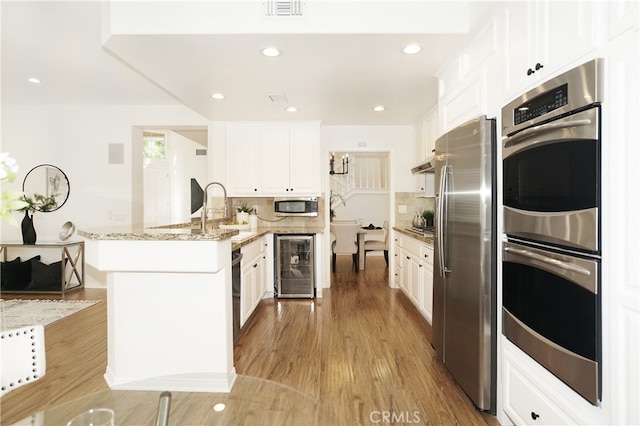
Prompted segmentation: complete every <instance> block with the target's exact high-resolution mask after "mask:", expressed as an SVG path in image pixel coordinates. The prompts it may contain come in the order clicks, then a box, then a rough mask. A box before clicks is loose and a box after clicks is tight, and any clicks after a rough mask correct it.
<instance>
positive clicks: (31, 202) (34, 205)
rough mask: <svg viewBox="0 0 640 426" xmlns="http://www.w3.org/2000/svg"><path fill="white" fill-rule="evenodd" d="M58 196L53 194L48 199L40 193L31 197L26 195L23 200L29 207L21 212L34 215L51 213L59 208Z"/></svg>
mask: <svg viewBox="0 0 640 426" xmlns="http://www.w3.org/2000/svg"><path fill="white" fill-rule="evenodd" d="M56 195H57V194H53V195H51V196H49V197H47V196H44V195H41V194H38V193H35V194H33V195H30V196H29V195H26V194H25V195H24V196H23V197H22V199H23V200H24V202H26V203H27V205H26V206H25V207H23V208H21V209H20V210H29V211H30V212H32V213H33V212H34V211H39V212H50V211H51V210H53V209H54V208H56V207H57V206H58V202H57V201H56Z"/></svg>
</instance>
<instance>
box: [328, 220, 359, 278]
mask: <svg viewBox="0 0 640 426" xmlns="http://www.w3.org/2000/svg"><path fill="white" fill-rule="evenodd" d="M330 229H331V234H332V235H333V236H334V237H335V241H333V242H332V243H331V266H332V270H333V272H335V271H336V258H337V256H338V255H344V254H350V255H351V257H352V259H353V265H354V268H355V271H356V272H358V240H357V237H358V231H359V230H360V224H359V223H357V222H355V223H339V222H332V223H331V226H330Z"/></svg>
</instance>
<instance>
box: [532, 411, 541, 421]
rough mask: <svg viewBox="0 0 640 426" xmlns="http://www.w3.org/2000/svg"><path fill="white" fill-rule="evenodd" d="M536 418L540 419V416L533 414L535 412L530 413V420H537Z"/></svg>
mask: <svg viewBox="0 0 640 426" xmlns="http://www.w3.org/2000/svg"><path fill="white" fill-rule="evenodd" d="M538 417H540V414H536V413H535V412H533V411H532V412H531V418H532V419H533V420H537V418H538Z"/></svg>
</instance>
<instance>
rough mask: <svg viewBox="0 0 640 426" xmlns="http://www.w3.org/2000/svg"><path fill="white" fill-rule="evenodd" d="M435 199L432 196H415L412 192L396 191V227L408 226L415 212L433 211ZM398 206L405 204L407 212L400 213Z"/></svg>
mask: <svg viewBox="0 0 640 426" xmlns="http://www.w3.org/2000/svg"><path fill="white" fill-rule="evenodd" d="M435 205H436V200H435V198H432V197H416V194H415V193H414V192H396V205H395V209H396V223H395V226H396V227H400V228H405V227H410V226H411V223H412V222H413V218H414V216H415V214H416V212H420V213H422V212H423V211H424V210H434V211H435ZM400 206H406V207H407V212H406V213H400Z"/></svg>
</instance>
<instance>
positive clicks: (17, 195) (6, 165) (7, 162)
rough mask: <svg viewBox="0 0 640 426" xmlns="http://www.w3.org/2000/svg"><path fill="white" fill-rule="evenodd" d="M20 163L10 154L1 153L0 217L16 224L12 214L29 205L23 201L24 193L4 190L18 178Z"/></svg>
mask: <svg viewBox="0 0 640 426" xmlns="http://www.w3.org/2000/svg"><path fill="white" fill-rule="evenodd" d="M17 172H18V163H17V162H16V160H14V159H13V158H11V157H10V156H9V153H8V152H2V153H0V185H1V186H2V197H1V198H0V216H2V219H3V220H4V221H5V222H8V223H11V224H13V225H15V224H16V219H15V218H14V217H13V215H12V213H13V212H14V211H17V210H21V209H23V208H24V207H25V206H26V205H27V203H26V202H25V201H24V200H23V199H22V196H23V195H24V193H23V192H22V191H19V190H17V189H7V190H5V189H4V185H5V184H6V183H11V182H13V181H14V180H15V178H16V173H17Z"/></svg>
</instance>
